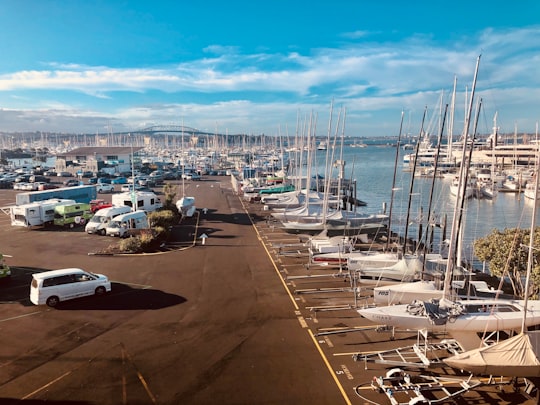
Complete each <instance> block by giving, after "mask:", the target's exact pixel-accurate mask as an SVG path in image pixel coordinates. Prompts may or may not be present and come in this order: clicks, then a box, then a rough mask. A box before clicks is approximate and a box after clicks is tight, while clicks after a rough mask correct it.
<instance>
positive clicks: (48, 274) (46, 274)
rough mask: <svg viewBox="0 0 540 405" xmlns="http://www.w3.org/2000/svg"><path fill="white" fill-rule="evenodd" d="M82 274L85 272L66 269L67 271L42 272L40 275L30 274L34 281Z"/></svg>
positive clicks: (76, 269)
mask: <svg viewBox="0 0 540 405" xmlns="http://www.w3.org/2000/svg"><path fill="white" fill-rule="evenodd" d="M84 272H85V271H84V270H83V269H78V268H67V269H58V270H51V271H44V272H41V273H34V274H32V277H34V278H35V279H42V278H47V277H54V276H64V275H66V274H73V273H84Z"/></svg>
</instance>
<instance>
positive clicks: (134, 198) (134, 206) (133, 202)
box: [128, 133, 137, 211]
mask: <svg viewBox="0 0 540 405" xmlns="http://www.w3.org/2000/svg"><path fill="white" fill-rule="evenodd" d="M128 136H129V138H130V145H131V208H132V209H133V211H137V195H136V194H135V166H134V162H133V160H134V155H133V138H132V137H131V133H129V134H128Z"/></svg>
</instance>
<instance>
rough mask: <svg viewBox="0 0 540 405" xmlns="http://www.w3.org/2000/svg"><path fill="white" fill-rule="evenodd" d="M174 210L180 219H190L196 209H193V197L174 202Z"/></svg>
mask: <svg viewBox="0 0 540 405" xmlns="http://www.w3.org/2000/svg"><path fill="white" fill-rule="evenodd" d="M176 208H177V209H178V212H180V215H182V217H188V218H190V217H192V216H193V214H195V211H196V210H197V208H196V207H195V197H187V196H184V197H182V198H180V199H179V200H178V201H176Z"/></svg>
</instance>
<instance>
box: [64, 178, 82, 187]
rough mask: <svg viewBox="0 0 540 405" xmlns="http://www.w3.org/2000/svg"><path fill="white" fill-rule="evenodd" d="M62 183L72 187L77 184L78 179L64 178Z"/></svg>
mask: <svg viewBox="0 0 540 405" xmlns="http://www.w3.org/2000/svg"><path fill="white" fill-rule="evenodd" d="M62 184H63V185H64V187H74V186H78V185H79V180H75V179H69V180H65V181H64V182H63V183H62Z"/></svg>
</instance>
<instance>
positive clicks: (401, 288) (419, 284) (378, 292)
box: [373, 280, 504, 305]
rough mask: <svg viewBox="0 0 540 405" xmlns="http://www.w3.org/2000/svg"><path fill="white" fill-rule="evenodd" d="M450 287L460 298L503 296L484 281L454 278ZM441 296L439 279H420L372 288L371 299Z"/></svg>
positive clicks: (409, 299)
mask: <svg viewBox="0 0 540 405" xmlns="http://www.w3.org/2000/svg"><path fill="white" fill-rule="evenodd" d="M452 287H453V288H454V290H455V291H456V294H458V295H459V296H460V297H462V298H466V299H484V298H495V297H502V296H504V292H503V291H501V290H495V289H494V288H490V287H489V286H488V285H487V283H486V282H485V281H482V280H470V281H468V282H465V281H464V280H455V281H453V282H452ZM442 298H443V290H442V288H441V282H440V281H428V280H421V281H416V282H412V283H400V284H397V285H392V286H380V287H375V288H374V289H373V301H374V302H375V304H377V305H397V304H410V303H412V302H413V301H415V300H422V301H428V300H431V299H437V300H440V299H442Z"/></svg>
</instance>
